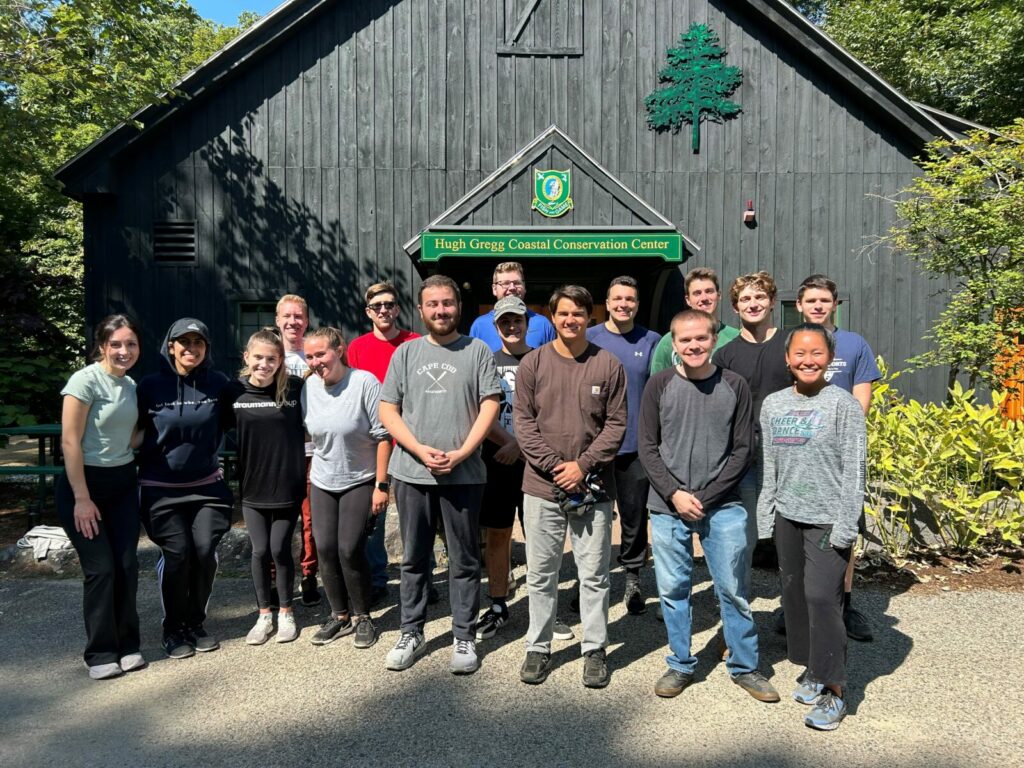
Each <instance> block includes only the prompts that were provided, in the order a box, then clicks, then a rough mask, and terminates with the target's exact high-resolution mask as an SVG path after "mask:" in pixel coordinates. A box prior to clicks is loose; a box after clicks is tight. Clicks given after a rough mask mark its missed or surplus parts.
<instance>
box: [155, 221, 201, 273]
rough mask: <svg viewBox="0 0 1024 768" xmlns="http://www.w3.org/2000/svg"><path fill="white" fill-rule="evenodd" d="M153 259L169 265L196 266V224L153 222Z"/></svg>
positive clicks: (189, 222) (186, 222) (192, 222)
mask: <svg viewBox="0 0 1024 768" xmlns="http://www.w3.org/2000/svg"><path fill="white" fill-rule="evenodd" d="M153 259H154V260H155V261H158V262H162V263H167V264H195V262H196V223H195V222H194V221H180V220H179V221H155V222H153Z"/></svg>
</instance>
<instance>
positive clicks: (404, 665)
mask: <svg viewBox="0 0 1024 768" xmlns="http://www.w3.org/2000/svg"><path fill="white" fill-rule="evenodd" d="M426 649H427V644H426V641H425V640H424V639H423V633H422V632H403V633H402V636H401V637H400V638H398V642H397V643H395V647H394V648H392V649H391V650H390V651H388V655H387V658H386V659H385V661H384V665H385V666H386V667H387V668H388V669H393V670H395V671H396V672H401V671H402V670H403V669H408V668H409V667H411V666H412V665H413V664H415V663H416V659H417V658H419V657H420V656H421V655H422V654H423V652H424V651H425V650H426Z"/></svg>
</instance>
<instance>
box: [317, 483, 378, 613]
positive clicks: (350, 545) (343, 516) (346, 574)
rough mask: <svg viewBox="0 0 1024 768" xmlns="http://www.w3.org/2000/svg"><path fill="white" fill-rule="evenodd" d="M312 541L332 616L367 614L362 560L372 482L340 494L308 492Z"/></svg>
mask: <svg viewBox="0 0 1024 768" xmlns="http://www.w3.org/2000/svg"><path fill="white" fill-rule="evenodd" d="M310 502H311V504H312V508H313V538H315V539H316V548H317V557H318V559H319V561H320V579H321V580H322V581H323V583H324V591H325V592H326V593H327V601H328V602H329V603H330V604H331V610H332V611H333V612H334V613H335V615H339V614H345V613H348V612H349V608H350V606H349V602H350V601H351V610H352V613H354V614H355V615H356V616H362V615H368V614H369V613H370V564H369V563H368V562H367V560H366V538H367V523H369V521H370V515H371V514H372V509H371V505H372V503H373V482H366V483H363V484H362V485H357V486H356V487H355V488H348V489H347V490H344V491H325V490H324V489H323V488H317V487H316V486H315V485H314V486H313V488H312V490H311V491H310Z"/></svg>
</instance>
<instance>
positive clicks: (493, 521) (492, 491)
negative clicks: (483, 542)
mask: <svg viewBox="0 0 1024 768" xmlns="http://www.w3.org/2000/svg"><path fill="white" fill-rule="evenodd" d="M486 464H487V485H486V486H485V487H484V500H483V503H482V504H481V505H480V525H481V526H482V527H484V528H511V527H512V524H513V523H514V522H515V519H516V512H517V511H518V510H519V509H521V508H522V506H523V470H524V469H525V468H526V465H525V464H523V462H522V461H517V462H516V463H515V464H512V465H511V466H510V465H507V464H498V463H497V462H496V461H487V462H486Z"/></svg>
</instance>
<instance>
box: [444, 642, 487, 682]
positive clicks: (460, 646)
mask: <svg viewBox="0 0 1024 768" xmlns="http://www.w3.org/2000/svg"><path fill="white" fill-rule="evenodd" d="M450 669H451V671H452V674H453V675H471V674H473V673H474V672H476V671H477V670H478V669H480V659H478V658H477V656H476V643H474V642H473V641H472V640H456V641H455V642H454V643H452V664H451V667H450Z"/></svg>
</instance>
